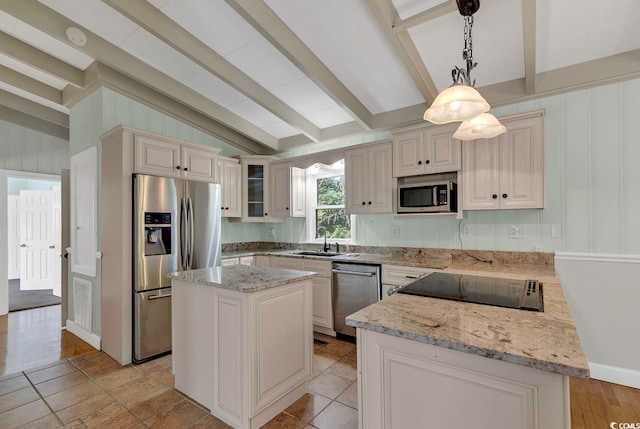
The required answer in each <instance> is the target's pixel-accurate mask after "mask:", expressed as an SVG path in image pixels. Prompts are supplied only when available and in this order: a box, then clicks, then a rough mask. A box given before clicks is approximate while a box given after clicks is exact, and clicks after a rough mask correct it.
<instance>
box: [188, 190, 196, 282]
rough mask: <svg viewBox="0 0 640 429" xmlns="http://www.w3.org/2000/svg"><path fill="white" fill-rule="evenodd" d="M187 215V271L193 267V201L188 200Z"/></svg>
mask: <svg viewBox="0 0 640 429" xmlns="http://www.w3.org/2000/svg"><path fill="white" fill-rule="evenodd" d="M187 213H189V216H188V219H189V244H188V246H189V262H188V265H189V269H191V266H192V265H193V242H194V241H195V231H194V222H193V200H192V199H191V198H189V206H188V207H187Z"/></svg>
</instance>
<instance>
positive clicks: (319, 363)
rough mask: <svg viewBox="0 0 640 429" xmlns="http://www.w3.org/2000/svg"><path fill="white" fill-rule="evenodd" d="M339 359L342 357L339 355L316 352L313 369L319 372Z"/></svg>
mask: <svg viewBox="0 0 640 429" xmlns="http://www.w3.org/2000/svg"><path fill="white" fill-rule="evenodd" d="M339 360H340V358H339V357H337V356H333V355H329V354H326V353H321V352H315V353H314V354H313V371H314V372H317V373H318V374H319V373H321V372H323V371H324V370H326V369H327V368H329V367H330V366H331V365H333V364H334V363H336V362H338V361H339ZM316 375H317V374H316Z"/></svg>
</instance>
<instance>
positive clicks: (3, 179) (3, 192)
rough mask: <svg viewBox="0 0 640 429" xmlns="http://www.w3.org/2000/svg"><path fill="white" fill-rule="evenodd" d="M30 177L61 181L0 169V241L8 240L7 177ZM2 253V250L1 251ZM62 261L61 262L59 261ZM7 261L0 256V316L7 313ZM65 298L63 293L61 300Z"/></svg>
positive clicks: (56, 177)
mask: <svg viewBox="0 0 640 429" xmlns="http://www.w3.org/2000/svg"><path fill="white" fill-rule="evenodd" d="M9 178H15V179H32V180H49V181H58V182H61V177H60V175H57V174H46V173H34V172H31V171H17V170H0V243H6V242H7V240H8V231H7V230H8V225H7V221H8V219H7V212H8V210H9V207H8V206H7V195H9V187H8V179H9ZM2 254H4V252H2ZM60 263H62V262H60ZM8 265H9V261H8V258H0V316H4V315H5V314H8V313H9V280H8V279H7V277H8V276H9V266H8ZM64 299H66V296H65V294H63V296H62V300H64Z"/></svg>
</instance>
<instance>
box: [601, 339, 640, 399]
mask: <svg viewBox="0 0 640 429" xmlns="http://www.w3.org/2000/svg"><path fill="white" fill-rule="evenodd" d="M623 349H624V348H623ZM589 371H590V372H591V378H595V379H598V380H602V381H608V382H609V383H615V384H621V385H623V386H629V387H633V388H634V389H640V371H635V370H632V369H626V368H620V367H617V366H609V365H602V364H599V363H591V362H590V363H589Z"/></svg>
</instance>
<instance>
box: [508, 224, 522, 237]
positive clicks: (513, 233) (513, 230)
mask: <svg viewBox="0 0 640 429" xmlns="http://www.w3.org/2000/svg"><path fill="white" fill-rule="evenodd" d="M509 238H513V239H520V238H524V233H523V231H522V227H521V226H518V225H510V226H509Z"/></svg>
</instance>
